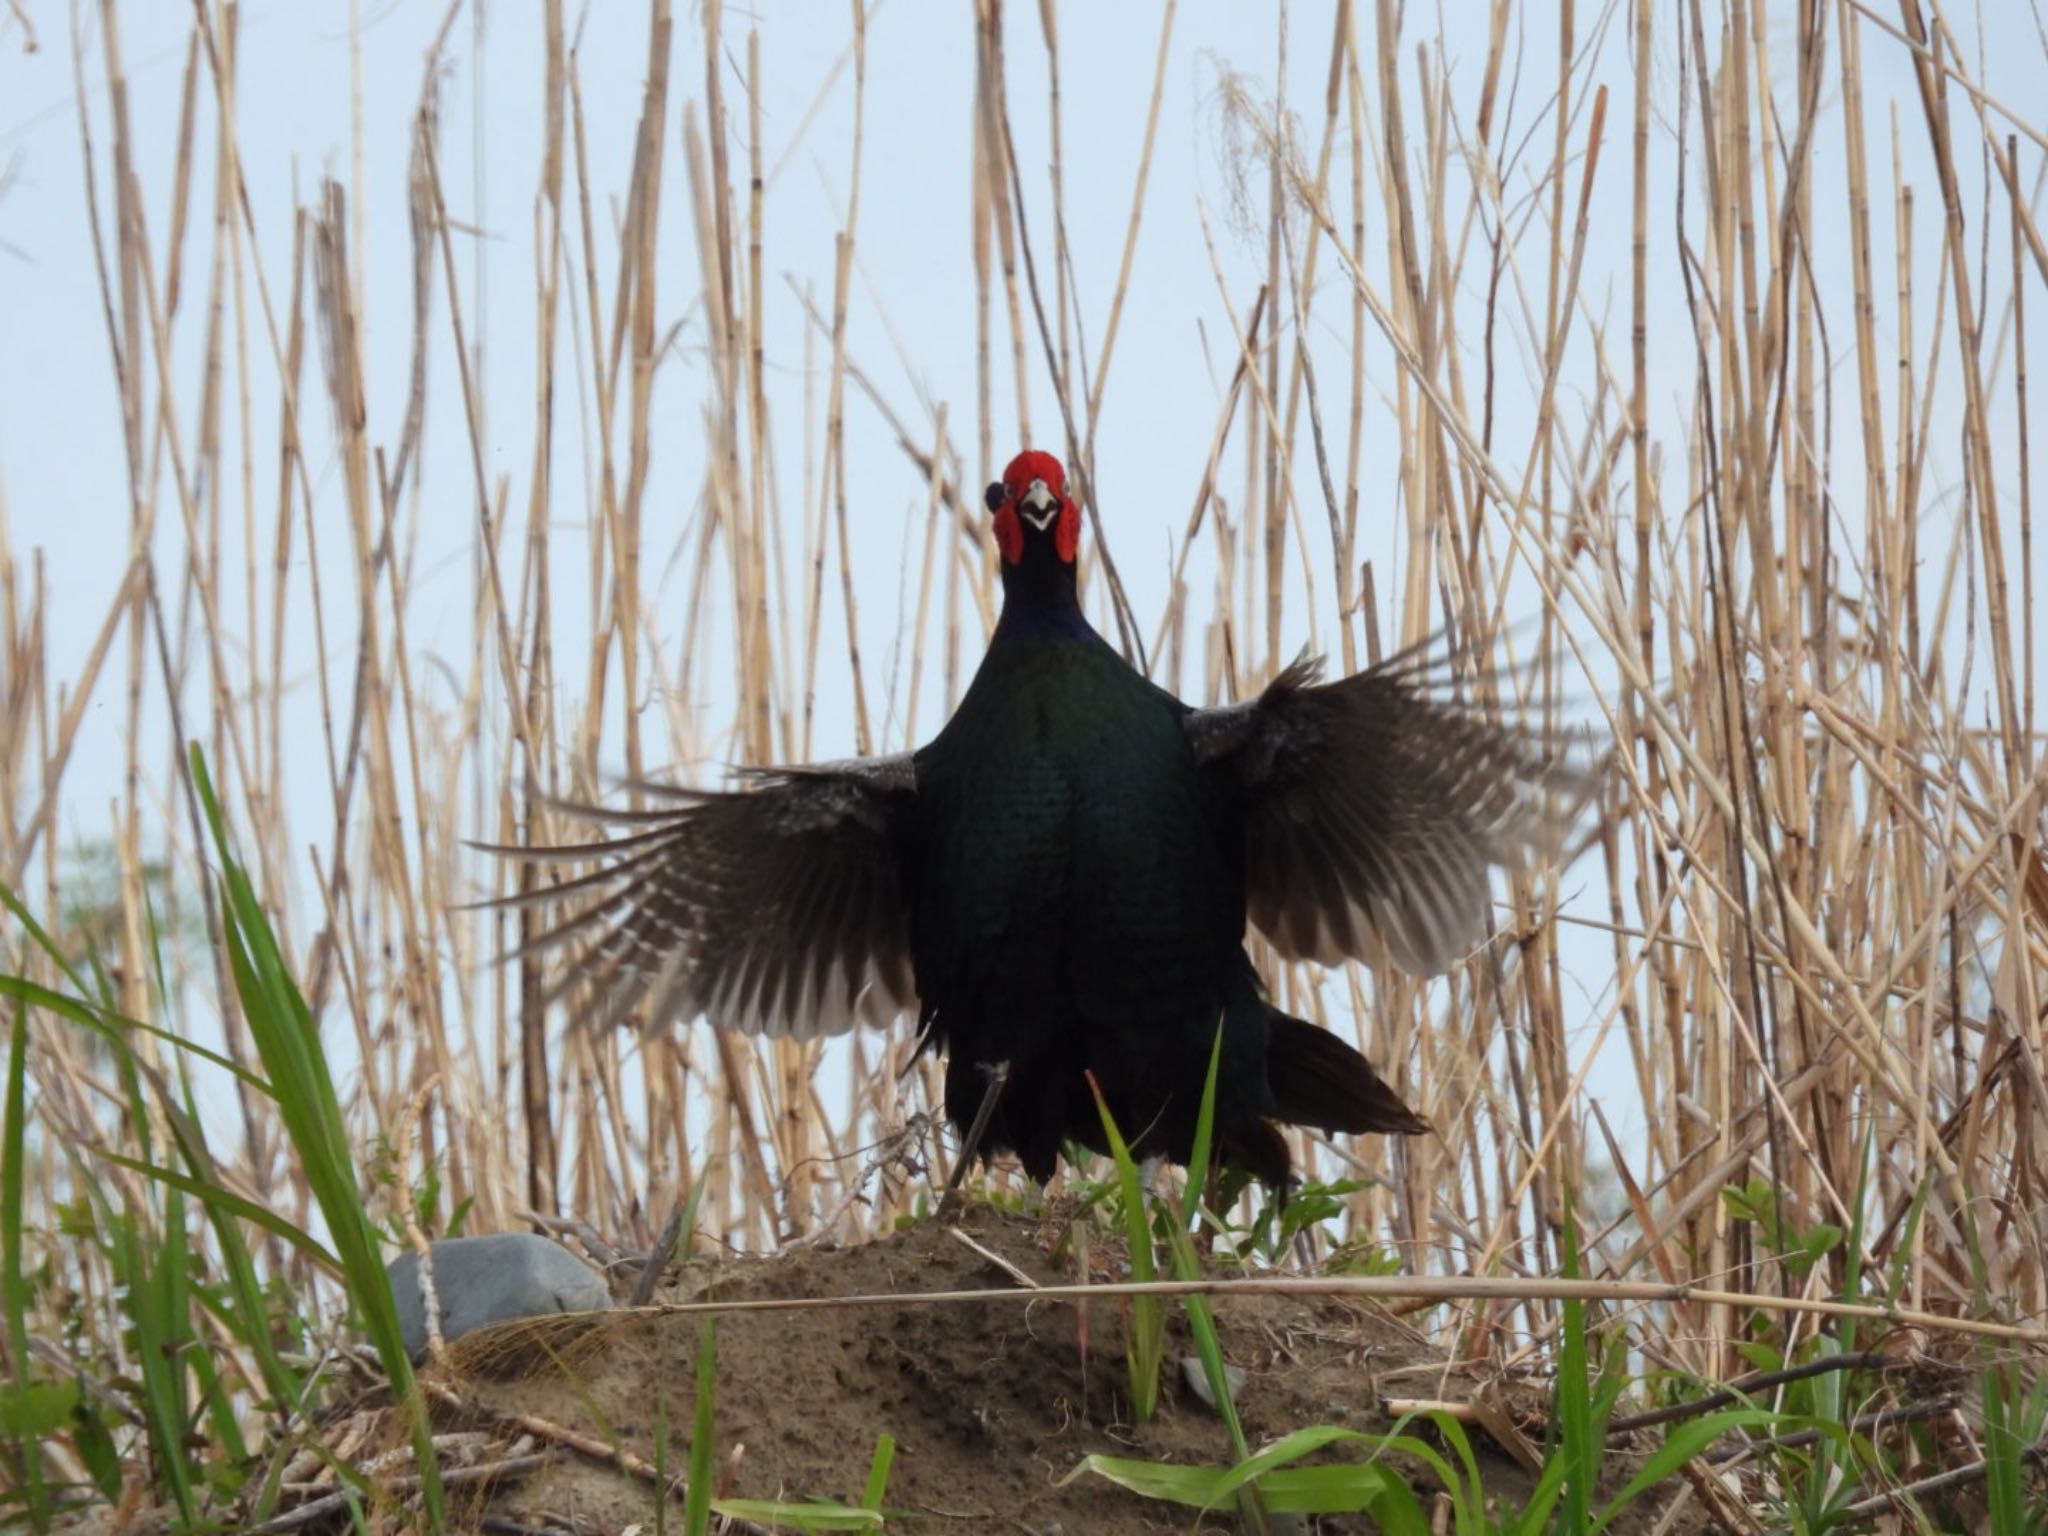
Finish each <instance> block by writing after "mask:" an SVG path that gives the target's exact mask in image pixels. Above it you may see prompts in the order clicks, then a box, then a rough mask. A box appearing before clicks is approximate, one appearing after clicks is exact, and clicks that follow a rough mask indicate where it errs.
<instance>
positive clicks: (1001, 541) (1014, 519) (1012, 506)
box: [996, 501, 1024, 565]
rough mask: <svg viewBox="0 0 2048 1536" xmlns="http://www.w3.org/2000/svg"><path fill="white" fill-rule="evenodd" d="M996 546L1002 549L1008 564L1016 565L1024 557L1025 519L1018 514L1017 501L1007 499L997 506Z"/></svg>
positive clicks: (1005, 561)
mask: <svg viewBox="0 0 2048 1536" xmlns="http://www.w3.org/2000/svg"><path fill="white" fill-rule="evenodd" d="M996 548H997V549H999V550H1001V551H1002V553H1003V562H1004V564H1006V565H1015V564H1017V562H1018V561H1020V560H1022V559H1023V558H1024V519H1023V518H1021V517H1019V516H1018V515H1017V504H1016V502H1015V501H1005V502H1004V503H1003V504H1002V505H1001V506H1000V507H998V508H996Z"/></svg>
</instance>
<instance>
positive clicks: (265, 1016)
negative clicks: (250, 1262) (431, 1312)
mask: <svg viewBox="0 0 2048 1536" xmlns="http://www.w3.org/2000/svg"><path fill="white" fill-rule="evenodd" d="M190 761H191V773H192V783H193V787H194V789H195V790H196V791H197V792H198V795H199V800H200V804H201V806H202V808H203V809H204V811H205V813H206V821H207V825H208V827H209V828H210V829H211V832H212V836H213V843H214V850H215V854H216V856H217V857H218V859H219V861H220V888H221V940H222V943H223V946H224V947H225V949H226V951H227V959H228V969H229V973H230V974H231V975H232V976H233V978H234V982H235V993H236V1000H237V1001H238V1002H239V1003H240V1005H241V1009H242V1017H243V1020H244V1022H246V1023H247V1025H248V1027H249V1035H250V1038H251V1039H252V1040H253V1041H254V1042H255V1045H256V1053H257V1055H258V1057H259V1058H261V1060H262V1062H263V1069H264V1072H265V1074H266V1075H267V1076H268V1078H269V1080H270V1088H271V1091H272V1093H273V1095H274V1096H275V1097H276V1100H277V1108H278V1118H279V1119H280V1121H282V1122H283V1125H284V1127H285V1132H286V1134H287V1135H288V1136H290V1138H291V1142H292V1147H293V1150H294V1151H295V1152H296V1153H297V1154H298V1158H299V1164H300V1168H301V1170H302V1171H303V1173H304V1175H305V1179H306V1183H307V1186H308V1187H309V1188H310V1189H311V1190H312V1192H313V1196H314V1199H315V1200H316V1201H317V1202H318V1203H319V1206H320V1213H321V1215H322V1217H323V1218H325V1220H326V1223H327V1230H328V1232H329V1233H330V1234H331V1236H332V1238H333V1242H334V1257H335V1259H337V1260H338V1261H339V1264H340V1268H341V1275H342V1280H343V1284H344V1285H345V1286H346V1288H347V1291H348V1297H349V1301H350V1303H351V1304H352V1305H353V1307H354V1308H355V1310H356V1313H357V1315H358V1316H360V1317H361V1319H362V1321H363V1327H364V1331H365V1332H366V1333H367V1334H368V1335H369V1338H370V1343H371V1344H372V1346H373V1347H374V1348H375V1349H376V1351H377V1356H378V1360H379V1362H380V1363H381V1364H382V1366H383V1368H384V1373H385V1375H386V1377H387V1378H388V1379H389V1380H390V1382H391V1390H392V1393H393V1395H394V1396H395V1397H396V1398H397V1399H398V1401H399V1402H401V1403H403V1404H404V1405H405V1408H406V1413H407V1417H408V1419H409V1421H410V1428H411V1431H412V1442H413V1452H414V1455H415V1458H416V1459H417V1462H418V1466H419V1477H420V1496H421V1500H422V1502H423V1504H424V1506H425V1508H424V1513H425V1516H426V1520H427V1523H428V1525H429V1526H430V1527H432V1528H434V1529H439V1528H441V1527H442V1526H443V1525H444V1524H445V1521H444V1519H443V1514H442V1498H441V1478H440V1468H439V1462H438V1460H437V1458H436V1457H435V1454H434V1447H433V1431H432V1424H431V1422H430V1419H429V1416H428V1413H427V1403H426V1398H425V1396H424V1394H422V1392H421V1391H420V1389H419V1384H418V1382H417V1381H416V1380H415V1379H414V1376H413V1370H412V1361H411V1359H410V1357H409V1356H408V1355H407V1353H406V1348H405V1339H404V1336H403V1334H402V1333H401V1332H400V1331H399V1326H398V1307H397V1303H396V1301H395V1300H394V1298H393V1297H392V1294H391V1285H390V1282H389V1280H388V1279H387V1278H386V1276H385V1273H384V1265H383V1263H382V1261H381V1260H380V1258H379V1254H378V1243H377V1236H376V1231H375V1228H374V1227H373V1226H372V1224H371V1222H370V1216H369V1212H368V1211H367V1210H365V1209H364V1207H363V1200H362V1193H361V1184H360V1181H359V1180H358V1179H357V1176H356V1168H355V1160H354V1158H353V1157H352V1156H351V1155H350V1152H349V1147H348V1137H347V1133H346V1130H345V1128H344V1126H343V1123H342V1116H341V1102H340V1100H339V1098H338V1097H337V1096H336V1094H335V1091H334V1082H333V1079H332V1078H331V1076H330V1075H329V1073H328V1070H327V1058H326V1053H325V1052H324V1051H323V1050H322V1048H321V1045H320V1038H319V1033H318V1031H317V1030H316V1029H315V1028H314V1024H313V1018H312V1013H311V1010H309V1009H308V1008H307V1006H306V1000H305V997H304V995H303V994H302V993H301V992H300V991H299V988H298V984H297V983H296V982H295V981H293V980H292V977H291V974H290V972H289V971H288V970H287V969H286V967H285V964H284V956H283V953H282V951H281V950H280V949H279V948H278V943H277V936H276V934H275V933H273V932H272V931H271V927H270V921H269V919H268V917H266V916H265V914H264V911H263V905H262V903H261V902H260V901H259V900H258V899H257V896H256V889H255V887H254V886H253V885H252V884H251V883H250V881H249V877H248V874H247V873H246V872H245V871H244V870H243V868H242V866H241V865H240V863H238V862H237V861H236V859H235V856H234V851H233V848H232V846H231V843H230V840H229V838H228V833H227V823H226V820H225V818H224V817H223V816H222V814H221V808H220V801H219V800H218V798H217V797H216V796H215V794H214V790H213V782H212V780H211V779H210V778H209V777H208V775H207V771H206V759H205V755H204V754H203V753H202V752H201V751H200V749H199V747H198V744H197V743H194V744H193V747H192V749H191V760H190ZM225 1005H226V1000H225V999H223V1006H225Z"/></svg>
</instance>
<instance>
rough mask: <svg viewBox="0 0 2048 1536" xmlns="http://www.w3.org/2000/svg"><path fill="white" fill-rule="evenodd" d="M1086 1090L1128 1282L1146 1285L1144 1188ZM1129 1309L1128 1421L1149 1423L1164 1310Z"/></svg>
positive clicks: (1150, 1262) (1137, 1300)
mask: <svg viewBox="0 0 2048 1536" xmlns="http://www.w3.org/2000/svg"><path fill="white" fill-rule="evenodd" d="M1088 1089H1089V1092H1091V1093H1093V1094H1094V1095H1095V1108H1096V1111H1097V1113H1099V1114H1100V1115H1101V1116H1102V1133H1103V1135H1104V1136H1105V1137H1107V1138H1108V1140H1109V1155H1110V1160H1111V1161H1112V1162H1113V1163H1115V1164H1116V1180H1117V1188H1118V1190H1119V1192H1120V1193H1121V1195H1122V1200H1123V1221H1124V1239H1125V1242H1126V1244H1127V1245H1128V1246H1129V1248H1130V1259H1131V1278H1132V1279H1133V1280H1134V1281H1136V1282H1138V1283H1139V1284H1140V1285H1149V1284H1150V1283H1151V1282H1152V1281H1154V1280H1156V1279H1158V1278H1159V1267H1158V1262H1157V1260H1156V1259H1155V1258H1154V1257H1153V1253H1152V1222H1151V1218H1150V1214H1149V1212H1148V1211H1147V1209H1146V1204H1145V1190H1144V1186H1143V1185H1142V1184H1141V1183H1140V1182H1139V1179H1138V1165H1137V1163H1136V1162H1135V1161H1134V1160H1133V1159H1132V1157H1131V1149H1130V1147H1129V1146H1128V1145H1126V1143H1125V1142H1124V1138H1123V1133H1122V1132H1121V1131H1119V1130H1118V1129H1117V1127H1116V1121H1115V1119H1113V1118H1112V1117H1111V1115H1110V1113H1109V1104H1108V1103H1107V1101H1105V1100H1104V1099H1103V1097H1102V1088H1101V1086H1100V1085H1099V1084H1098V1083H1097V1082H1096V1081H1095V1078H1094V1075H1093V1074H1092V1073H1091V1074H1090V1075H1089V1078H1088ZM1130 1304H1131V1311H1130V1319H1131V1327H1130V1340H1129V1343H1128V1346H1127V1347H1126V1349H1125V1350H1124V1365H1125V1368H1126V1370H1127V1372H1128V1374H1129V1378H1130V1383H1131V1416H1132V1417H1133V1418H1134V1419H1136V1420H1137V1421H1138V1422H1139V1423H1140V1424H1149V1423H1150V1422H1151V1421H1152V1418H1153V1415H1155V1414H1156V1413H1157V1412H1158V1411H1159V1369H1160V1365H1161V1363H1162V1358H1163V1355H1164V1351H1165V1339H1166V1308H1165V1305H1164V1304H1163V1303H1162V1302H1161V1300H1160V1299H1159V1298H1158V1297H1157V1296H1133V1297H1131V1298H1130Z"/></svg>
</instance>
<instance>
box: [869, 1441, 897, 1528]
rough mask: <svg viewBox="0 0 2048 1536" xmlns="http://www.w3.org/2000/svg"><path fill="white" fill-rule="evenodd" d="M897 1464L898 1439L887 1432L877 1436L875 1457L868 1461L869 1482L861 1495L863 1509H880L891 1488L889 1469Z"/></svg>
mask: <svg viewBox="0 0 2048 1536" xmlns="http://www.w3.org/2000/svg"><path fill="white" fill-rule="evenodd" d="M895 1464H896V1441H895V1440H894V1439H893V1438H892V1437H891V1436H890V1435H889V1434H887V1433H886V1432H884V1433H882V1434H879V1435H877V1436H875V1457H874V1460H873V1461H871V1462H869V1463H868V1484H867V1487H866V1489H865V1490H863V1492H862V1493H861V1496H860V1507H861V1508H862V1509H880V1508H881V1507H882V1496H883V1495H884V1494H885V1493H887V1492H888V1490H889V1469H890V1468H891V1467H893V1466H894V1465H895Z"/></svg>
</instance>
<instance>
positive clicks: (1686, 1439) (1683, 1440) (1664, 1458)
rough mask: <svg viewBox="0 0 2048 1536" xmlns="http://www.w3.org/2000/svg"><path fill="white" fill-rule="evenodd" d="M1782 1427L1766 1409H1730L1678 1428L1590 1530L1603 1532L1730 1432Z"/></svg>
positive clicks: (1649, 1457) (1608, 1503) (1629, 1481)
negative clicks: (1659, 1485) (1638, 1499)
mask: <svg viewBox="0 0 2048 1536" xmlns="http://www.w3.org/2000/svg"><path fill="white" fill-rule="evenodd" d="M1782 1427H1783V1426H1782V1425H1781V1424H1780V1415H1778V1414H1775V1413H1772V1412H1771V1411H1770V1410H1769V1409H1765V1408H1729V1409H1726V1410H1724V1411H1722V1412H1720V1413H1710V1414H1707V1415H1705V1416H1704V1417H1701V1418H1697V1419H1693V1420H1690V1421H1689V1422H1687V1423H1684V1424H1680V1425H1679V1426H1678V1427H1677V1428H1676V1429H1674V1430H1672V1431H1671V1434H1670V1435H1669V1436H1668V1437H1667V1438H1666V1439H1665V1441H1664V1443H1663V1444H1662V1445H1660V1446H1658V1447H1657V1449H1656V1450H1654V1451H1652V1452H1651V1453H1650V1454H1649V1455H1648V1456H1647V1457H1645V1458H1644V1460H1643V1464H1642V1466H1641V1467H1639V1468H1638V1469H1637V1470H1636V1475H1635V1476H1634V1477H1632V1478H1630V1479H1629V1480H1628V1481H1627V1482H1626V1483H1625V1484H1623V1485H1622V1489H1621V1492H1619V1493H1617V1494H1616V1495H1615V1496H1614V1497H1613V1498H1612V1499H1610V1500H1608V1502H1607V1507H1606V1508H1605V1509H1603V1510H1601V1511H1600V1518H1599V1519H1598V1520H1596V1521H1594V1522H1593V1530H1594V1531H1595V1532H1599V1531H1604V1530H1606V1529H1607V1527H1608V1526H1609V1525H1611V1524H1613V1523H1614V1521H1615V1520H1616V1519H1617V1518H1618V1517H1619V1516H1620V1515H1621V1513H1622V1511H1624V1510H1625V1509H1627V1508H1628V1506H1629V1505H1630V1504H1631V1503H1633V1502H1634V1501H1635V1499H1636V1498H1637V1497H1638V1496H1639V1495H1641V1494H1642V1493H1644V1492H1645V1491H1646V1490H1648V1489H1650V1488H1652V1487H1654V1486H1656V1485H1657V1484H1658V1483H1661V1482H1663V1481H1664V1479H1666V1478H1667V1477H1671V1476H1673V1475H1674V1474H1675V1473H1676V1472H1677V1471H1678V1469H1679V1468H1680V1467H1682V1466H1684V1465H1685V1464H1686V1463H1687V1462H1688V1461H1691V1460H1692V1459H1693V1457H1695V1456H1697V1455H1699V1454H1700V1452H1702V1451H1704V1450H1705V1449H1706V1448H1707V1447H1708V1446H1710V1445H1712V1444H1713V1443H1714V1442H1715V1441H1716V1440H1718V1439H1720V1438H1721V1437H1722V1436H1723V1435H1725V1434H1727V1433H1728V1432H1729V1431H1730V1430H1734V1429H1764V1430H1776V1429H1778V1428H1782Z"/></svg>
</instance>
